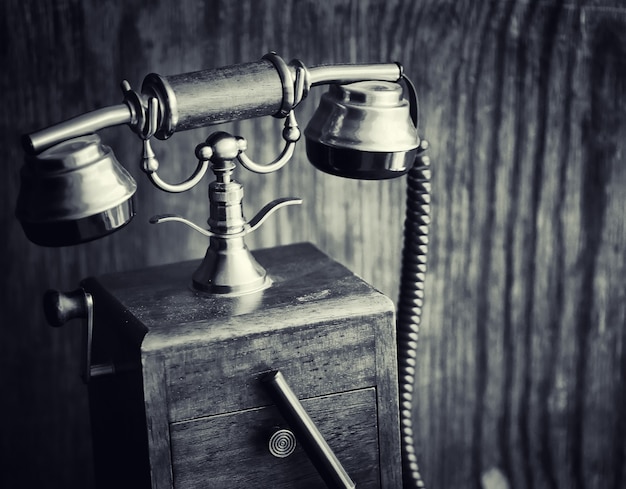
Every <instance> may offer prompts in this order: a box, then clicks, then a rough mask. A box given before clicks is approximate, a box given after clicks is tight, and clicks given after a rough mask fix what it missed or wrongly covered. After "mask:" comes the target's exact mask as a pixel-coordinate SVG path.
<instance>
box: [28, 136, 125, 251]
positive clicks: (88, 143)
mask: <svg viewBox="0 0 626 489" xmlns="http://www.w3.org/2000/svg"><path fill="white" fill-rule="evenodd" d="M136 188H137V186H136V184H135V181H134V180H133V178H132V177H131V175H130V174H129V173H128V172H127V171H126V170H125V169H124V168H123V167H122V166H121V165H120V164H119V163H118V161H117V160H116V159H115V155H114V154H113V152H112V151H111V149H110V148H109V147H108V146H105V145H103V144H101V142H100V138H99V137H98V136H97V135H95V134H91V135H88V136H81V137H77V138H74V139H70V140H68V141H65V142H63V143H60V144H58V145H56V146H53V147H52V148H49V149H47V150H45V151H44V152H42V153H41V154H39V155H37V156H27V157H26V162H25V164H24V166H23V167H22V171H21V186H20V193H19V196H18V201H17V208H16V215H17V217H18V219H19V220H20V222H21V223H22V227H23V228H24V232H25V233H26V235H27V236H28V238H29V239H30V240H31V241H33V242H34V243H37V244H40V245H43V246H66V245H71V244H78V243H82V242H85V241H90V240H92V239H97V238H99V237H101V236H104V235H106V234H109V233H111V232H113V231H115V230H116V229H119V228H120V227H122V226H124V225H125V224H126V223H128V222H129V221H130V219H131V218H132V217H133V215H134V209H133V205H132V200H131V197H132V196H133V194H134V193H135V190H136Z"/></svg>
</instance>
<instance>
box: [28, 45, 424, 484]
mask: <svg viewBox="0 0 626 489" xmlns="http://www.w3.org/2000/svg"><path fill="white" fill-rule="evenodd" d="M398 82H403V84H404V87H405V90H406V92H407V94H408V98H409V100H408V101H407V100H406V99H405V98H404V92H405V90H403V87H402V86H401V85H400V84H399V83H398ZM318 85H330V88H329V90H328V92H327V93H325V94H324V95H323V96H322V98H321V102H320V105H319V107H318V109H317V111H316V112H315V114H314V116H313V117H312V119H311V121H310V122H309V124H308V126H307V128H306V129H305V131H304V135H305V139H306V152H307V156H308V158H309V160H310V161H311V163H312V164H313V165H314V166H315V167H316V168H318V169H320V170H322V171H324V172H326V173H330V174H333V175H338V176H344V177H348V178H358V179H369V180H375V179H387V178H394V177H398V176H402V175H405V174H408V176H407V181H408V190H407V207H406V209H407V216H406V221H405V237H404V250H403V264H402V275H401V290H400V298H399V302H398V311H397V332H396V335H397V342H398V366H397V369H398V372H397V375H398V376H399V379H400V384H399V396H400V406H399V408H400V409H399V413H400V418H401V419H400V427H401V428H400V429H401V450H402V477H403V480H404V485H405V487H410V486H413V487H423V483H422V481H421V477H420V475H419V470H418V466H417V462H416V457H415V447H414V441H413V433H412V423H411V410H412V390H413V389H412V387H413V381H414V372H415V359H414V358H415V347H416V342H417V336H418V326H419V321H420V315H421V308H422V301H423V284H424V274H425V272H426V247H427V244H428V224H429V222H428V219H429V191H430V188H429V172H430V169H429V160H428V157H427V156H426V155H425V154H424V151H425V150H426V148H427V144H426V142H425V141H420V139H419V137H418V134H417V125H418V107H417V96H416V90H415V87H414V86H413V84H412V83H411V81H410V80H409V79H408V78H407V77H406V76H405V75H404V73H403V70H402V67H401V66H400V65H399V64H397V63H389V64H367V65H330V66H318V67H312V68H307V67H305V65H304V64H303V63H302V62H301V61H299V60H293V61H291V62H289V63H286V62H285V61H284V60H283V59H282V58H280V57H279V56H277V55H276V54H275V53H269V54H267V55H265V56H264V57H263V58H262V59H261V60H259V61H256V62H251V63H245V64H241V65H234V66H227V67H222V68H217V69H210V70H204V71H198V72H194V73H185V74H180V75H174V76H160V75H157V74H150V75H148V76H147V77H146V78H145V79H144V81H143V84H142V87H141V90H140V91H139V92H137V91H135V90H133V89H132V88H131V86H130V84H129V83H128V82H124V83H123V84H122V90H123V94H124V100H123V102H122V103H121V104H118V105H114V106H111V107H106V108H103V109H99V110H96V111H93V112H90V113H86V114H83V115H81V116H78V117H76V118H74V119H70V120H69V121H66V122H62V123H59V124H56V125H54V126H51V127H49V128H46V129H43V130H40V131H37V132H34V133H32V134H29V135H26V136H24V139H23V142H24V147H25V150H26V153H27V155H26V160H25V164H24V166H23V168H22V172H21V188H20V194H19V197H18V202H17V210H16V215H17V217H18V219H19V220H20V222H21V223H22V227H23V229H24V232H25V234H26V235H27V237H28V238H29V239H30V240H31V241H33V242H35V243H37V244H40V245H43V246H67V245H72V244H78V243H82V242H85V241H89V240H93V239H98V238H99V237H102V236H105V235H107V234H110V233H112V232H114V231H116V230H118V229H121V228H123V227H124V226H125V225H126V224H128V222H129V221H130V220H131V219H132V217H133V215H134V204H133V199H132V197H133V194H134V193H135V190H136V183H135V182H134V180H133V179H132V177H131V176H130V174H129V173H128V172H127V171H126V170H125V169H124V167H122V166H121V165H120V164H119V162H118V161H117V159H116V158H115V155H114V154H113V152H112V151H111V150H110V148H108V147H107V146H105V145H104V144H103V143H102V142H101V140H100V138H99V137H98V136H97V135H96V134H95V133H96V131H98V130H100V129H103V128H105V127H110V126H115V125H121V124H126V125H128V126H129V127H130V128H131V129H132V130H133V131H134V132H135V133H136V134H137V135H138V136H139V138H140V139H141V141H142V148H143V150H142V156H141V163H140V164H141V168H142V170H143V171H144V172H145V173H146V175H147V176H148V178H149V179H150V181H151V182H152V183H153V184H154V185H155V186H156V187H157V188H160V189H161V190H164V191H167V192H183V191H186V190H188V189H190V188H191V187H193V186H195V185H196V184H197V183H198V182H199V181H200V180H201V179H202V178H203V176H204V175H205V174H206V173H207V172H208V170H211V171H212V173H213V174H214V177H215V179H214V181H213V182H211V183H210V185H209V209H210V215H209V219H208V224H209V227H208V229H205V228H202V227H200V226H198V225H196V224H194V223H192V222H190V221H188V220H187V219H185V218H184V217H181V216H176V215H170V214H166V215H159V216H155V217H154V218H152V219H151V222H153V223H165V222H179V223H184V224H186V225H188V226H190V227H191V228H193V229H194V230H196V231H198V232H200V233H202V234H203V235H205V236H207V237H208V238H209V243H210V245H209V247H208V249H207V253H206V256H205V257H204V259H203V260H202V262H201V263H200V264H199V266H197V267H196V268H195V271H193V273H192V274H191V276H192V287H193V289H194V290H195V291H197V294H196V295H195V297H196V299H197V298H198V297H199V298H200V300H202V298H203V294H205V295H204V297H209V296H210V297H220V296H221V297H224V300H225V301H226V300H228V298H232V297H246V296H249V297H253V296H255V297H256V296H258V295H259V294H261V295H262V294H263V293H264V292H263V291H267V290H271V289H272V287H273V285H272V277H271V274H269V273H268V272H267V270H266V269H265V267H264V266H262V265H261V264H260V263H259V261H258V260H257V259H256V256H255V254H254V253H251V252H250V250H248V248H247V246H246V244H245V239H244V238H245V235H246V234H248V233H250V232H253V231H254V230H256V229H257V228H258V227H259V226H260V225H261V224H262V223H263V222H264V221H265V219H266V218H267V217H269V216H270V215H271V214H272V213H273V212H274V211H276V210H278V209H280V208H281V207H284V206H287V205H294V204H299V203H301V200H300V199H298V198H294V197H287V198H281V199H277V200H275V201H273V202H270V203H269V204H267V205H266V206H265V207H264V208H263V209H261V210H260V211H259V212H258V214H257V215H256V216H255V217H254V218H253V219H251V220H250V221H246V220H245V219H244V217H243V210H242V202H243V187H242V185H241V184H239V183H238V182H237V181H236V180H234V178H233V172H234V170H235V168H236V163H240V164H241V165H242V166H244V167H245V168H247V169H249V170H251V171H254V172H257V173H269V172H273V171H276V170H278V169H280V168H282V167H283V166H284V165H286V164H287V163H288V162H289V160H290V159H291V157H292V155H293V153H294V147H295V144H296V143H297V141H298V140H299V139H300V137H301V132H300V129H299V127H298V123H297V121H296V117H295V109H296V108H297V106H298V105H299V104H300V103H301V102H302V101H303V100H304V99H305V98H306V96H307V94H308V93H309V91H310V90H311V88H313V87H315V86H318ZM265 115H272V116H275V117H278V118H284V119H285V127H284V130H283V132H282V136H283V139H284V141H285V146H284V149H283V150H282V152H281V153H280V155H279V156H278V157H277V158H276V159H275V160H274V161H272V162H271V163H269V164H259V163H256V162H254V161H252V160H251V159H250V158H249V157H248V156H247V154H246V149H247V141H246V140H245V139H244V138H242V137H239V136H233V135H231V134H228V133H225V132H217V133H214V134H212V135H210V136H209V137H208V138H207V139H206V140H205V141H204V142H202V143H200V144H199V145H198V146H197V147H196V149H195V156H196V158H197V160H198V164H197V168H196V170H195V171H194V172H193V174H192V175H191V176H190V177H189V178H188V179H187V180H185V181H184V182H181V183H179V184H170V183H167V182H164V181H163V180H162V179H161V178H160V177H159V175H158V170H159V161H158V159H157V155H156V154H155V152H154V151H153V149H152V147H151V144H150V140H151V138H153V137H156V138H158V139H167V138H169V137H170V136H171V135H172V134H174V132H177V131H182V130H187V129H192V128H199V127H205V126H210V125H213V124H217V123H220V122H225V121H231V120H242V119H248V118H252V117H260V116H265ZM94 287H95V286H94ZM95 288H96V289H97V287H95ZM86 294H87V293H86ZM206 294H208V295H206ZM265 294H266V295H267V296H271V292H265ZM87 295H89V294H87ZM104 295H106V294H105V293H104V292H103V296H104ZM122 302H123V301H122ZM46 304H47V305H46V310H47V314H48V316H49V317H50V319H51V320H52V321H53V322H56V323H62V322H64V320H66V319H69V318H71V317H74V316H82V317H88V318H89V319H88V323H89V322H90V321H91V323H90V324H91V326H90V327H89V328H88V331H89V334H88V341H87V346H86V348H87V352H88V353H89V354H88V355H87V356H86V358H87V359H90V358H91V345H90V342H91V330H92V328H93V318H92V317H90V316H91V312H89V307H93V306H88V305H85V304H87V302H86V301H85V300H84V297H81V295H80V293H73V294H69V295H64V294H61V293H56V294H52V295H50V294H48V296H47V298H46ZM111 307H112V308H113V309H115V307H117V306H114V305H111ZM129 309H132V308H131V307H129ZM68 311H69V312H68ZM139 329H140V330H141V331H144V330H145V329H146V328H145V327H144V329H141V328H139ZM144 334H145V331H144ZM111 341H113V340H111ZM116 341H117V340H116ZM144 368H145V367H144ZM84 371H85V378H89V377H90V375H91V374H90V372H98V373H100V374H102V375H108V374H110V373H111V371H112V370H111V369H107V368H106V367H104V368H102V367H101V366H100V367H97V368H95V369H94V366H93V365H91V364H90V360H88V361H87V364H86V365H85V369H84ZM280 378H282V376H281V377H280ZM144 380H145V379H144ZM274 380H276V378H275V377H274ZM270 384H271V385H274V384H276V382H274V383H273V384H272V383H270ZM279 384H280V382H279ZM144 394H145V393H144ZM146 402H147V401H146ZM337 473H341V470H339V471H338V472H337ZM339 479H341V477H339ZM155 484H156V485H155ZM328 484H329V485H330V486H331V487H333V484H334V483H332V482H330V483H328ZM153 487H160V486H159V485H158V483H155V482H154V480H153ZM337 487H344V486H337ZM346 487H347V486H346Z"/></svg>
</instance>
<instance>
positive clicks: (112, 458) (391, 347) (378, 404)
mask: <svg viewBox="0 0 626 489" xmlns="http://www.w3.org/2000/svg"><path fill="white" fill-rule="evenodd" d="M254 255H255V257H256V259H257V260H258V261H259V263H261V265H262V266H264V267H265V268H266V269H267V271H268V273H269V275H270V277H271V279H272V281H273V284H272V286H271V287H270V288H268V289H266V290H264V291H261V292H258V293H255V294H250V295H247V296H242V297H224V296H217V295H205V294H202V293H199V292H196V291H194V290H192V289H191V288H190V285H189V284H190V281H191V274H192V273H193V270H194V269H195V268H196V267H197V265H198V262H197V261H193V262H185V263H180V264H173V265H166V266H161V267H155V268H149V269H146V270H141V271H137V272H130V273H121V274H115V275H107V276H103V277H100V278H97V279H87V280H85V281H84V282H83V287H84V288H85V289H86V290H87V291H88V292H90V293H92V295H93V296H94V304H95V305H94V312H95V323H94V336H93V341H94V344H93V358H94V363H105V364H108V363H113V364H114V366H115V368H116V372H117V373H116V374H113V375H105V376H102V377H97V378H94V379H92V381H91V382H90V399H91V403H92V409H91V412H92V424H93V432H94V452H95V456H96V460H95V464H96V470H97V474H96V479H97V481H98V483H99V485H100V486H101V487H112V486H114V487H133V488H137V487H152V488H170V487H175V488H177V489H179V488H181V489H182V488H192V487H207V486H210V487H212V488H213V487H215V488H219V487H228V488H236V487H241V488H244V487H245V488H247V487H278V488H309V487H311V488H312V487H320V486H322V487H323V482H322V480H321V478H320V476H319V474H318V473H317V472H316V470H315V468H314V467H313V466H312V465H311V463H310V462H309V460H308V458H307V456H306V454H305V453H304V451H303V450H302V448H301V446H300V444H299V445H298V447H297V448H296V450H295V451H294V452H293V454H292V455H290V456H289V457H286V458H284V459H283V458H276V457H275V456H274V455H272V454H271V453H270V452H269V450H268V440H269V437H270V436H271V434H272V433H273V432H274V431H275V430H277V429H279V428H289V426H288V425H287V424H286V422H285V420H284V419H283V418H282V416H281V414H280V412H279V411H278V410H277V408H276V407H275V406H274V405H273V403H272V400H271V398H270V396H269V394H268V393H267V392H266V391H265V390H264V387H263V385H262V383H261V382H260V381H259V378H260V377H261V376H262V375H263V374H264V373H266V372H267V371H270V370H280V371H281V372H282V373H283V375H284V376H285V378H286V379H287V381H288V382H289V384H290V386H291V388H292V389H293V391H294V392H295V394H296V395H297V397H298V398H299V399H301V400H302V404H303V406H304V407H305V409H306V410H307V412H308V413H309V415H310V416H311V418H312V419H313V421H314V422H315V423H316V425H317V426H318V428H319V430H320V432H321V433H322V435H323V436H324V438H325V439H326V441H327V442H328V444H329V446H330V447H331V448H332V450H333V451H334V452H335V454H336V455H337V458H338V459H339V461H340V462H341V463H342V464H343V465H344V467H345V469H346V471H347V472H348V474H349V475H350V477H351V478H352V479H353V480H354V481H355V482H356V484H357V487H365V488H380V487H383V488H397V487H400V480H401V477H400V439H399V425H398V399H397V392H398V391H397V370H396V351H395V324H394V309H393V304H392V302H391V301H390V300H389V299H388V298H387V297H385V296H383V295H382V294H380V293H379V292H378V291H376V290H375V289H373V288H372V287H370V286H369V285H368V284H366V283H365V282H363V281H362V280H361V279H359V278H358V277H356V276H355V275H354V274H352V273H351V272H350V271H349V270H347V269H346V268H345V267H343V266H341V265H339V264H338V263H336V262H334V261H332V260H331V259H330V258H328V257H327V256H325V255H324V254H322V253H321V252H320V251H318V250H317V249H315V248H314V247H313V246H311V245H308V244H298V245H290V246H285V247H279V248H273V249H267V250H260V251H257V252H255V253H254Z"/></svg>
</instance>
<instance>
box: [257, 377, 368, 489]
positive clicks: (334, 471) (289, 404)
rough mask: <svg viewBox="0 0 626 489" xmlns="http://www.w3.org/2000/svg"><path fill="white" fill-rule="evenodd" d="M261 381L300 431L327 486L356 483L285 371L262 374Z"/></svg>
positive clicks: (341, 488)
mask: <svg viewBox="0 0 626 489" xmlns="http://www.w3.org/2000/svg"><path fill="white" fill-rule="evenodd" d="M261 381H262V382H263V383H264V384H265V385H266V387H267V389H268V391H269V392H270V394H271V395H272V398H273V399H274V402H275V403H276V406H277V407H278V410H279V411H280V413H281V414H282V415H283V417H284V418H285V421H287V423H288V424H289V426H290V427H291V429H292V430H293V431H294V433H295V434H296V437H297V439H298V442H299V443H300V444H301V445H302V447H303V448H304V451H305V452H306V453H307V455H308V456H309V458H310V459H311V462H312V463H313V465H314V466H315V468H316V469H317V471H318V473H319V474H320V476H321V477H322V479H323V480H324V482H325V483H326V486H327V487H329V488H331V489H352V488H354V487H356V484H355V483H354V482H353V481H352V479H350V476H349V475H348V473H347V472H346V471H345V469H344V468H343V466H342V465H341V463H340V462H339V460H338V459H337V457H336V456H335V454H334V452H333V451H332V450H331V448H330V447H329V446H328V443H326V440H325V439H324V437H323V436H322V434H321V433H320V432H319V430H318V429H317V426H315V423H314V422H313V420H312V419H311V418H310V417H309V415H308V414H307V412H306V411H305V410H304V407H302V404H301V403H300V401H299V400H298V398H297V397H296V395H295V394H294V392H293V391H292V390H291V388H290V387H289V384H287V381H286V380H285V377H284V376H283V374H281V373H280V372H279V371H275V372H269V373H267V374H265V375H264V376H263V377H262V378H261Z"/></svg>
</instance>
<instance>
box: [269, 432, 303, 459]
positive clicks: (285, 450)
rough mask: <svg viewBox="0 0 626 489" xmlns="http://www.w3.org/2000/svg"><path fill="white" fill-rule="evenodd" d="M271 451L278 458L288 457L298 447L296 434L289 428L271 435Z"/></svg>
mask: <svg viewBox="0 0 626 489" xmlns="http://www.w3.org/2000/svg"><path fill="white" fill-rule="evenodd" d="M268 448H269V450H270V453H271V454H272V455H274V457H276V458H286V457H288V456H289V455H291V454H292V453H293V452H294V451H295V449H296V435H294V434H293V433H292V432H291V431H289V430H278V431H277V432H276V433H274V434H273V435H272V436H271V437H270V441H269V444H268Z"/></svg>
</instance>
